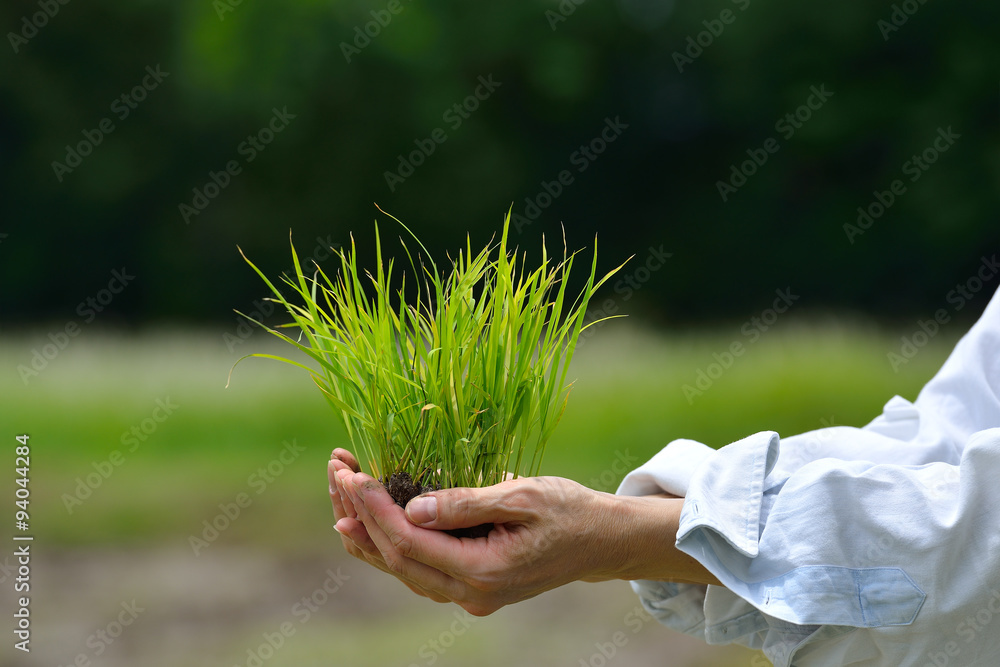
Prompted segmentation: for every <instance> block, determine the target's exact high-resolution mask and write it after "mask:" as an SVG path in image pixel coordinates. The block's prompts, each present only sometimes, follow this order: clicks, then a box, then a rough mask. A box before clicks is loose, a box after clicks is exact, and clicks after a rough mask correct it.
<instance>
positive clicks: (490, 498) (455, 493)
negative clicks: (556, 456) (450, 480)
mask: <svg viewBox="0 0 1000 667" xmlns="http://www.w3.org/2000/svg"><path fill="white" fill-rule="evenodd" d="M517 486H519V485H512V484H511V483H510V482H504V483H501V484H496V485H494V486H487V487H483V488H480V489H473V488H454V489H442V490H440V491H432V492H430V493H425V494H423V495H420V496H417V497H416V498H414V499H413V500H411V501H410V502H409V503H407V505H406V517H407V518H408V519H409V520H410V523H413V524H416V525H418V526H421V527H423V528H433V529H435V530H453V529H456V528H471V527H473V526H478V525H480V524H484V523H506V522H509V521H516V520H518V519H522V518H525V516H524V512H523V511H520V510H517V509H516V508H515V507H514V506H512V505H513V504H512V503H511V502H509V501H510V499H511V497H512V494H517V493H518V490H517Z"/></svg>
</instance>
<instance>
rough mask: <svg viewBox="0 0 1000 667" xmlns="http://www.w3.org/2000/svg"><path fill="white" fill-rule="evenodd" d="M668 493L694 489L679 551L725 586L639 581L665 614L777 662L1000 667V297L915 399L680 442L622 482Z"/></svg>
mask: <svg viewBox="0 0 1000 667" xmlns="http://www.w3.org/2000/svg"><path fill="white" fill-rule="evenodd" d="M677 471H688V472H685V473H683V475H681V474H678V473H677ZM653 486H655V487H656V488H655V489H654V488H652V487H653ZM661 489H662V490H666V491H669V492H671V493H675V494H677V495H683V496H685V502H684V509H683V511H682V514H681V519H680V529H679V532H678V536H677V546H678V548H679V549H680V550H681V551H684V552H685V553H688V554H690V555H691V556H693V557H694V558H696V559H698V561H699V562H701V563H702V564H703V565H704V566H705V567H706V568H707V569H708V570H709V571H711V572H712V573H713V574H714V575H715V576H716V577H717V578H718V579H719V581H720V582H722V584H724V587H720V586H693V585H689V584H673V583H665V582H657V581H637V582H633V588H634V589H635V590H636V592H637V593H638V594H639V596H640V598H641V600H642V602H643V605H644V606H645V607H646V609H647V610H649V611H650V613H652V614H653V615H654V616H655V617H656V618H657V619H659V620H660V621H661V622H662V623H664V624H666V625H668V626H670V627H672V628H674V629H676V630H679V631H681V632H685V633H687V634H691V635H694V636H697V637H700V638H702V639H704V640H706V641H708V642H709V643H713V644H716V643H731V642H735V643H740V644H743V645H746V646H749V647H750V648H754V649H760V650H763V651H764V653H765V654H766V655H767V656H768V658H769V659H770V660H771V661H772V662H774V664H775V665H777V666H778V667H789V666H795V667H819V666H822V667H844V666H846V665H854V666H861V665H866V666H875V665H879V666H883V665H884V666H891V667H900V666H907V665H912V666H915V667H925V666H926V667H968V666H971V665H987V666H989V667H997V666H1000V294H998V295H994V297H993V300H992V302H991V303H990V305H989V306H988V307H987V309H986V312H985V313H984V314H983V316H982V317H981V319H980V321H979V322H978V323H977V324H976V325H975V326H974V327H973V328H972V330H971V331H970V332H969V333H968V334H966V336H965V337H964V338H963V339H962V341H961V342H960V343H959V344H958V346H957V347H956V348H955V350H954V351H953V353H952V354H951V356H950V357H949V359H948V361H947V362H946V363H945V365H944V366H943V367H942V368H941V370H940V371H939V372H938V374H937V375H936V376H935V377H934V379H933V380H931V382H929V383H928V384H927V386H926V387H925V388H924V389H923V391H921V393H920V395H919V396H918V397H917V400H916V401H915V402H913V403H910V402H909V401H906V400H904V399H902V398H900V397H898V396H897V397H894V398H893V399H892V400H890V401H889V402H888V403H887V404H886V406H885V408H884V410H883V413H882V415H881V416H879V417H878V418H877V419H875V420H874V421H872V422H871V423H870V424H868V425H867V426H865V427H863V428H851V427H843V426H836V427H831V428H826V429H820V430H818V431H813V432H810V433H806V434H802V435H797V436H793V437H789V438H781V437H780V436H779V435H778V434H777V433H773V432H764V433H757V434H754V435H751V436H749V437H747V438H745V439H743V440H740V441H739V442H735V443H733V444H731V445H728V446H726V447H723V448H722V449H720V450H718V451H714V450H711V449H710V448H708V447H705V446H704V445H701V446H698V445H697V443H692V442H691V441H689V440H688V441H677V442H675V443H671V445H668V446H667V447H666V448H665V449H664V450H663V451H661V452H660V453H659V454H658V455H657V456H656V457H654V458H653V459H652V460H650V461H649V462H648V463H646V464H644V465H643V466H641V467H640V468H639V469H637V470H635V471H633V472H632V473H630V474H629V476H628V477H626V479H625V480H624V481H623V482H622V485H621V487H620V488H619V490H618V493H620V494H623V495H646V494H649V493H653V492H654V491H658V490H661Z"/></svg>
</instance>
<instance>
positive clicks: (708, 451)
mask: <svg viewBox="0 0 1000 667" xmlns="http://www.w3.org/2000/svg"><path fill="white" fill-rule="evenodd" d="M715 454H716V451H715V450H714V449H712V448H711V447H708V446H706V445H703V444H702V443H700V442H695V441H694V440H674V441H673V442H671V443H670V444H669V445H667V446H666V447H664V448H663V449H661V450H660V451H659V452H658V453H657V454H656V455H655V456H654V457H653V458H651V459H649V461H647V462H646V463H644V464H642V465H641V466H639V467H638V468H636V469H635V470H633V471H632V472H630V473H629V474H628V475H626V476H625V479H623V480H622V483H621V484H620V485H619V486H618V490H617V491H616V492H615V493H616V495H619V496H651V495H653V494H656V493H663V492H666V493H669V494H672V495H675V496H681V497H684V496H686V495H687V492H688V487H689V485H690V483H691V479H692V478H693V477H694V474H695V472H696V471H697V470H698V468H700V467H701V466H702V465H703V464H704V463H705V462H706V461H708V460H709V459H710V458H711V457H712V456H713V455H715Z"/></svg>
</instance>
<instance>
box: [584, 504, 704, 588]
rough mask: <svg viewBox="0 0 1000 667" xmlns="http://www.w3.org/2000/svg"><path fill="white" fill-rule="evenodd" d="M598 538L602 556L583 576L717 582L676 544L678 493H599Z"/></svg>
mask: <svg viewBox="0 0 1000 667" xmlns="http://www.w3.org/2000/svg"><path fill="white" fill-rule="evenodd" d="M600 495H601V496H603V497H602V498H601V499H600V512H599V515H598V516H599V517H600V519H601V520H600V521H598V522H595V523H596V524H597V525H598V526H600V528H599V530H600V531H601V539H600V540H599V543H598V549H599V550H600V552H601V553H602V554H605V557H604V558H602V559H601V561H600V563H598V564H596V567H595V568H594V571H593V574H592V575H591V576H588V577H587V578H586V580H587V581H605V580H608V579H625V580H634V579H651V580H656V581H675V582H684V583H695V584H716V585H718V584H719V581H718V580H717V579H716V578H715V576H714V575H712V574H711V573H709V572H708V571H707V570H706V569H705V568H704V566H703V565H701V563H699V562H698V561H697V560H695V559H694V558H692V557H691V556H689V555H687V554H685V553H683V552H682V551H679V550H678V549H677V546H676V540H677V528H678V526H679V524H680V516H681V510H682V509H683V506H684V499H683V498H674V497H663V496H615V495H611V494H600Z"/></svg>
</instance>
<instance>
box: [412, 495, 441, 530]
mask: <svg viewBox="0 0 1000 667" xmlns="http://www.w3.org/2000/svg"><path fill="white" fill-rule="evenodd" d="M437 514H438V501H437V498H435V497H434V496H418V497H416V498H414V499H413V500H411V501H410V502H409V503H407V504H406V516H407V517H409V519H410V521H412V522H413V523H415V524H417V525H418V526H420V525H423V524H425V523H430V522H431V521H433V520H434V519H436V518H437Z"/></svg>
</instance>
